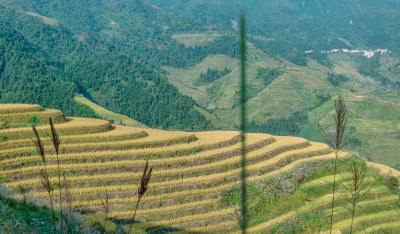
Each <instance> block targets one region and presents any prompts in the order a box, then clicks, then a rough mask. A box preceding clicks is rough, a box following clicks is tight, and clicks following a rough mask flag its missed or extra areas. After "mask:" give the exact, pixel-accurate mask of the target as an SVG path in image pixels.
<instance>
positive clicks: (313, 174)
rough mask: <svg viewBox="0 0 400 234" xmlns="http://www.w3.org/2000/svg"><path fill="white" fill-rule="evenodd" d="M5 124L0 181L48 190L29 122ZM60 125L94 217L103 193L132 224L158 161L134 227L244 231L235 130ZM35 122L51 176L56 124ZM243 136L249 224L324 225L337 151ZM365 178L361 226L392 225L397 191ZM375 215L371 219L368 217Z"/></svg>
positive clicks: (69, 167)
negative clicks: (140, 191)
mask: <svg viewBox="0 0 400 234" xmlns="http://www.w3.org/2000/svg"><path fill="white" fill-rule="evenodd" d="M37 108H38V106H26V105H18V106H13V105H0V120H3V119H6V118H10V117H15V118H16V117H17V116H18V117H20V118H21V117H22V116H25V117H29V116H30V115H32V113H36V115H38V116H40V115H41V114H45V113H46V111H45V110H42V111H37ZM33 111H36V112H33ZM6 127H7V128H6V129H1V130H0V135H1V136H3V137H5V139H7V140H6V141H3V142H0V156H1V158H0V165H1V166H2V168H3V170H2V171H0V182H1V183H4V184H5V185H6V186H7V187H8V188H10V189H12V188H16V187H18V186H19V185H21V186H24V187H26V188H30V189H31V190H30V194H31V195H32V196H37V195H40V196H41V197H42V198H43V199H46V198H48V195H47V193H45V192H44V191H43V189H42V186H41V180H40V177H39V172H40V169H41V168H43V165H42V163H41V158H40V156H39V155H38V153H37V151H36V149H35V147H34V146H33V145H32V142H31V139H30V135H31V131H32V130H31V128H29V127H28V128H24V127H20V128H12V127H10V125H7V126H6ZM55 128H56V130H57V131H58V133H59V134H60V140H61V149H62V153H61V155H60V157H59V162H60V164H59V166H60V168H61V170H62V171H64V172H66V176H67V181H68V183H69V189H70V190H69V191H70V193H71V195H72V197H73V202H72V206H73V207H74V208H75V210H76V211H81V212H83V213H85V214H87V217H88V218H90V217H93V216H95V215H97V216H98V217H101V218H98V219H99V220H101V219H103V217H104V213H103V207H102V204H103V203H104V197H105V196H106V193H107V194H108V196H109V199H108V202H109V208H110V210H109V211H110V212H109V213H108V217H109V219H110V220H111V221H113V222H115V223H117V224H119V227H120V228H121V229H120V230H125V231H126V230H127V229H128V228H129V225H128V224H129V223H128V222H127V220H128V221H129V220H130V219H131V217H132V215H133V213H134V209H135V205H136V202H137V197H136V195H137V194H136V191H137V184H138V183H139V181H140V177H141V176H142V174H143V172H142V170H143V168H144V165H145V164H146V163H147V162H148V163H149V164H150V165H152V166H153V167H154V169H153V170H152V176H151V180H150V184H149V190H148V192H147V193H146V194H145V195H144V196H143V198H142V202H141V203H140V206H139V209H138V211H137V213H136V214H137V216H136V218H135V221H136V222H135V224H134V226H133V227H134V230H135V232H136V231H137V232H140V233H141V232H168V231H176V230H178V231H179V230H184V231H191V232H214V233H215V232H218V233H220V232H222V231H230V232H232V231H233V232H237V231H239V225H238V220H237V213H236V211H237V210H236V207H237V204H238V201H239V200H238V197H239V196H238V194H239V191H240V190H239V189H238V186H239V185H240V171H241V169H240V167H239V166H238V163H239V162H240V160H241V156H240V147H241V143H240V141H239V132H233V131H208V132H196V133H193V132H179V131H162V130H156V129H143V128H134V127H126V126H113V125H110V124H109V123H108V122H107V121H104V120H95V119H88V118H70V117H67V118H66V119H65V122H62V121H61V122H60V123H58V124H55ZM37 129H38V132H39V134H40V136H41V138H42V141H43V144H44V149H45V151H46V158H47V163H46V169H47V171H48V172H49V173H50V180H51V181H56V180H57V177H56V175H57V173H53V172H56V170H57V167H58V166H57V165H58V164H57V156H56V155H55V152H54V151H53V148H52V143H51V141H50V139H49V138H48V137H44V136H46V135H47V134H48V133H49V131H50V130H49V129H48V126H38V127H37ZM246 142H247V149H248V151H247V154H246V159H247V172H248V177H247V178H248V188H249V194H248V195H249V205H250V211H251V212H249V217H250V219H249V230H248V232H249V233H258V232H261V231H268V232H281V231H282V229H283V230H290V229H292V230H293V228H294V231H296V232H301V231H304V232H306V233H307V231H309V230H318V229H319V230H326V228H327V227H328V226H329V225H328V224H327V218H326V216H327V214H328V213H329V211H327V209H328V208H329V201H330V194H329V193H330V191H331V181H332V168H333V160H332V159H333V158H334V157H335V156H334V154H333V153H332V151H331V149H329V147H327V145H325V144H322V143H316V142H310V141H307V140H305V139H303V138H298V137H284V136H272V135H269V134H260V133H250V134H246ZM347 155H348V154H347V153H343V154H341V157H340V160H339V165H341V166H342V165H343V164H344V163H346V162H348V161H349V160H350V159H348V158H347ZM374 166H375V167H376V165H374ZM378 167H379V165H378ZM382 168H384V169H385V172H387V171H388V170H392V171H394V172H395V175H399V174H400V173H399V172H397V171H395V170H393V169H390V168H388V167H382ZM343 173H345V172H343ZM368 178H370V181H369V183H370V184H371V185H374V187H373V189H372V190H371V191H370V193H369V195H368V197H367V198H366V199H364V200H362V202H360V205H359V207H360V208H359V210H358V211H359V212H358V213H357V217H359V218H357V219H356V222H355V223H356V228H355V229H356V230H357V231H362V230H363V229H364V228H372V227H376V226H377V225H383V226H381V227H380V228H379V229H384V230H386V228H389V230H391V229H390V225H391V224H392V223H395V222H398V221H399V217H398V216H396V215H393V214H395V212H396V206H395V205H396V202H397V201H398V196H396V195H395V194H394V192H395V191H393V190H390V189H389V188H388V187H387V186H386V184H385V182H384V181H385V180H384V179H385V178H383V177H382V176H381V175H379V174H378V173H376V172H375V171H373V170H368ZM338 180H342V177H341V176H338ZM54 195H55V196H57V195H58V190H55V191H54ZM0 199H1V197H0ZM56 200H57V199H56ZM338 201H340V198H338ZM0 205H1V204H0ZM56 207H57V206H56ZM256 207H257V208H256ZM336 209H337V210H336V211H337V212H336V216H335V217H336V218H337V219H336V221H335V229H338V230H340V231H343V232H345V231H347V230H348V226H349V225H348V223H347V221H348V218H349V212H348V211H347V210H344V209H342V208H341V207H337V208H336ZM369 217H373V218H374V222H368V223H364V222H363V220H365V219H367V218H369ZM388 217H389V219H388ZM293 220H294V221H293ZM296 220H298V222H296ZM298 223H300V224H302V225H297V224H298ZM293 225H295V226H293ZM385 225H389V227H385ZM282 226H283V227H282ZM114 228H115V226H114ZM0 230H1V229H0ZM110 231H113V230H110ZM308 233H309V232H308Z"/></svg>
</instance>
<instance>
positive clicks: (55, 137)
mask: <svg viewBox="0 0 400 234" xmlns="http://www.w3.org/2000/svg"><path fill="white" fill-rule="evenodd" d="M49 123H50V129H51V135H50V138H51V141H52V142H53V146H54V149H55V150H56V156H57V171H58V189H59V193H60V194H59V202H60V204H59V205H60V212H61V214H60V232H61V233H62V232H63V228H62V226H63V202H62V191H61V190H62V184H61V171H60V159H59V152H60V143H61V142H60V138H59V137H58V134H57V131H56V128H55V127H54V124H53V120H52V119H51V118H49Z"/></svg>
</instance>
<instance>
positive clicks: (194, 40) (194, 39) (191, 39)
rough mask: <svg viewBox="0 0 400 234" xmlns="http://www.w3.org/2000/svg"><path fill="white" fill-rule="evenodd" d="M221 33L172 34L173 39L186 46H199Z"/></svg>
mask: <svg viewBox="0 0 400 234" xmlns="http://www.w3.org/2000/svg"><path fill="white" fill-rule="evenodd" d="M220 36H221V35H220V34H218V33H180V34H175V35H173V36H172V38H173V39H175V40H177V41H178V42H180V43H182V44H184V45H185V46H191V47H194V46H198V45H202V44H206V43H207V42H212V41H214V40H215V39H216V38H218V37H220Z"/></svg>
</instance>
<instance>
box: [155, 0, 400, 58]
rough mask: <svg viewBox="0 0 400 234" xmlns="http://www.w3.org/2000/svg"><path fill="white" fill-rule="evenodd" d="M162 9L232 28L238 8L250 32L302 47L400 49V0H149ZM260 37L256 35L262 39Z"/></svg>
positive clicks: (320, 48)
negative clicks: (399, 0)
mask: <svg viewBox="0 0 400 234" xmlns="http://www.w3.org/2000/svg"><path fill="white" fill-rule="evenodd" d="M147 2H151V3H153V4H155V5H157V6H159V7H161V8H164V9H170V10H172V11H174V12H177V13H179V14H183V15H186V16H188V17H192V18H194V19H200V20H201V21H202V22H203V23H205V24H207V25H216V26H218V27H222V28H225V29H233V30H235V29H236V24H237V22H238V17H239V14H238V12H239V11H240V10H241V9H242V10H244V11H245V12H246V13H247V17H248V31H249V33H251V34H253V35H258V36H261V37H264V38H265V39H267V40H269V39H272V40H277V39H278V40H285V41H288V42H289V43H291V44H293V45H294V46H295V47H298V48H301V49H303V50H311V49H313V50H328V49H336V48H342V47H344V48H358V49H360V48H361V49H362V48H370V49H377V48H388V49H390V50H395V51H400V44H399V40H398V39H397V38H399V36H400V34H399V27H400V26H399V25H400V24H399V23H400V16H399V13H400V3H399V2H397V1H392V0H382V1H373V0H367V1H361V0H350V1H333V0H322V1H321V0H285V1H282V0H269V1H264V0H170V1H163V0H148V1H147ZM261 37H260V38H261Z"/></svg>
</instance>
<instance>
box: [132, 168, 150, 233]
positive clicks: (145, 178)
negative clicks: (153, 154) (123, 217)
mask: <svg viewBox="0 0 400 234" xmlns="http://www.w3.org/2000/svg"><path fill="white" fill-rule="evenodd" d="M152 171H153V166H151V167H150V169H149V162H148V161H147V162H146V166H145V167H144V170H143V175H142V178H141V179H140V185H139V187H138V193H137V195H138V201H137V203H136V208H135V212H134V213H133V217H132V219H131V224H130V225H129V231H128V233H130V232H131V229H132V225H133V222H135V216H136V212H137V209H138V207H139V204H140V200H141V199H142V197H143V196H144V194H145V193H146V192H147V190H148V189H149V182H150V178H151V172H152Z"/></svg>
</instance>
